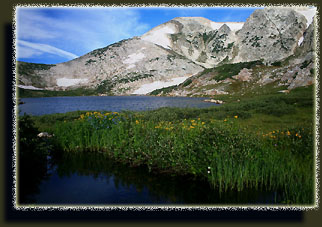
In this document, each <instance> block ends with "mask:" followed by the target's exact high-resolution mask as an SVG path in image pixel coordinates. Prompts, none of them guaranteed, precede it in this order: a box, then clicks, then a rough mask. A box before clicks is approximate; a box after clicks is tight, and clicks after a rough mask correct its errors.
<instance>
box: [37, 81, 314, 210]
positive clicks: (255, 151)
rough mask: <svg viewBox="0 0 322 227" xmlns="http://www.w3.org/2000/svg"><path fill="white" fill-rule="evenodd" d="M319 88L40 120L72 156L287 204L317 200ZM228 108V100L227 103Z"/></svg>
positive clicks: (38, 126)
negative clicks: (253, 192)
mask: <svg viewBox="0 0 322 227" xmlns="http://www.w3.org/2000/svg"><path fill="white" fill-rule="evenodd" d="M312 92H313V88H312V87H309V88H299V89H295V90H293V91H292V92H291V93H290V94H281V93H278V94H267V95H261V96H253V97H251V96H246V97H244V98H242V99H240V100H239V101H237V97H230V98H231V99H230V101H229V102H228V103H226V104H225V105H222V106H218V107H213V108H207V109H179V108H161V109H158V110H153V111H146V112H122V113H115V112H106V111H96V112H81V111H78V112H72V113H66V114H54V115H46V116H39V117H32V118H33V120H34V121H35V125H36V127H37V128H38V129H40V130H41V131H47V132H49V133H53V134H55V136H54V142H55V145H56V146H57V147H59V149H61V150H63V151H65V152H78V151H88V152H106V153H107V154H109V155H110V156H111V157H112V158H114V159H115V160H118V161H121V162H124V163H128V164H130V165H132V166H138V165H146V166H148V167H149V169H150V170H151V171H160V172H169V173H174V174H178V175H186V174H189V175H195V176H196V177H199V178H204V179H207V180H208V181H209V183H210V184H211V185H212V186H213V187H214V188H217V189H219V190H220V191H222V192H224V191H225V190H228V189H235V190H239V191H240V190H244V189H246V188H265V189H272V190H276V191H280V192H281V193H282V194H283V195H284V198H285V200H284V202H285V203H287V204H311V203H312V202H313V199H314V198H313V194H314V149H313V147H314V146H313V145H314V134H313V119H314V116H313V93H312ZM227 100H228V99H227Z"/></svg>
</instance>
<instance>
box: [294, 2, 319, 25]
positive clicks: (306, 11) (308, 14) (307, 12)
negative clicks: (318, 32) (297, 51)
mask: <svg viewBox="0 0 322 227" xmlns="http://www.w3.org/2000/svg"><path fill="white" fill-rule="evenodd" d="M295 11H296V12H298V13H300V14H302V15H303V16H305V18H306V20H307V23H306V28H308V27H309V25H310V24H311V23H312V22H313V17H314V16H315V14H316V8H315V7H314V8H299V9H295Z"/></svg>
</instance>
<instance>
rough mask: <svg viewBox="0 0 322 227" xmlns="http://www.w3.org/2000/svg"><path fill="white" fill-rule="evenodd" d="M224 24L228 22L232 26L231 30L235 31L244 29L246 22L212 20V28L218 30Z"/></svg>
mask: <svg viewBox="0 0 322 227" xmlns="http://www.w3.org/2000/svg"><path fill="white" fill-rule="evenodd" d="M224 24H226V25H227V26H228V27H229V28H230V30H232V31H234V32H235V31H238V30H240V29H242V27H243V25H244V22H211V24H210V25H211V28H212V29H216V30H218V29H219V28H220V27H221V26H223V25H224Z"/></svg>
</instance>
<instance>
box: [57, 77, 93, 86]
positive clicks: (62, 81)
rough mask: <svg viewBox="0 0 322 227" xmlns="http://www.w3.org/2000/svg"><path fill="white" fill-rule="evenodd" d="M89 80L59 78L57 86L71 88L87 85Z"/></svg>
mask: <svg viewBox="0 0 322 227" xmlns="http://www.w3.org/2000/svg"><path fill="white" fill-rule="evenodd" d="M87 81H88V79H69V78H65V77H64V78H59V79H57V86H61V87H69V86H75V85H79V84H82V83H87Z"/></svg>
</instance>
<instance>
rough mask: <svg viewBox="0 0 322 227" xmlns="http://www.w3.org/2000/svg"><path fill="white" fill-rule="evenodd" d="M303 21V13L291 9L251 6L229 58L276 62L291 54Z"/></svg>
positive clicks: (295, 45) (237, 60) (301, 33)
mask: <svg viewBox="0 0 322 227" xmlns="http://www.w3.org/2000/svg"><path fill="white" fill-rule="evenodd" d="M306 22H307V20H306V19H305V17H304V16H303V15H301V14H299V13H297V12H296V11H294V10H292V9H284V8H268V9H262V10H255V11H254V13H253V14H252V15H251V16H250V17H249V18H248V19H247V21H246V23H245V24H244V26H243V29H241V30H240V31H239V32H238V40H239V42H238V44H239V45H238V49H239V52H238V55H237V56H236V57H235V58H234V59H233V61H234V62H242V61H254V60H260V59H263V60H264V61H266V62H276V61H280V60H282V59H284V58H286V57H288V56H290V55H292V54H293V53H294V50H295V48H296V47H297V44H298V40H299V39H300V37H301V36H302V35H303V32H304V31H305V29H306Z"/></svg>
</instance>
